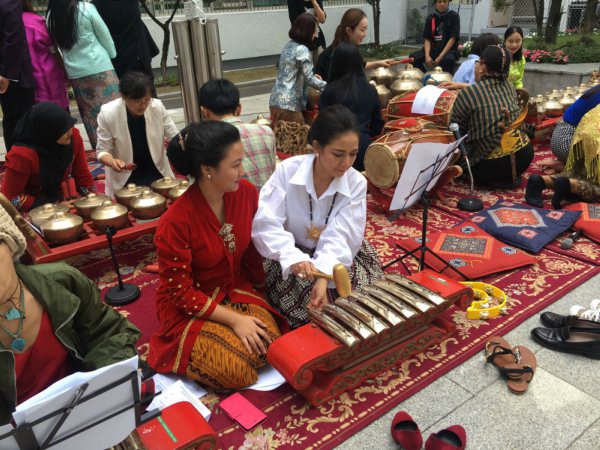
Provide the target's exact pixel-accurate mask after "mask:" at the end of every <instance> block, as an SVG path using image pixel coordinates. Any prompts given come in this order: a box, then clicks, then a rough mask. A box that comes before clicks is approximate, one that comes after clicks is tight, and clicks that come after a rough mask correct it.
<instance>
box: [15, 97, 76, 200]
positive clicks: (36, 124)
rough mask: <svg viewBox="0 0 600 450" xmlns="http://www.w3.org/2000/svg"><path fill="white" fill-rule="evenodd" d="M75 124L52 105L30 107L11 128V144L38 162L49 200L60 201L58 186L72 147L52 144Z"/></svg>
mask: <svg viewBox="0 0 600 450" xmlns="http://www.w3.org/2000/svg"><path fill="white" fill-rule="evenodd" d="M75 122H77V120H76V119H74V118H73V117H71V116H70V115H69V114H68V113H67V112H66V111H65V110H64V109H63V108H61V107H60V106H58V105H57V104H56V103H52V102H42V103H38V104H37V105H33V106H32V107H31V109H30V110H29V111H27V112H26V113H25V115H24V116H23V117H22V118H21V120H19V122H18V123H17V126H16V127H15V130H14V134H13V138H14V145H21V146H23V147H29V148H31V149H33V150H35V151H36V152H37V154H38V155H39V160H40V185H41V187H42V193H43V195H44V197H46V198H47V199H48V200H49V201H57V200H58V199H59V198H60V184H61V181H62V179H63V176H64V173H65V170H66V169H67V167H69V164H71V162H72V161H73V145H72V143H71V144H69V145H60V144H58V143H57V142H56V141H57V140H58V139H59V138H60V137H61V136H62V135H63V134H65V133H66V132H67V131H69V130H70V129H71V128H73V125H75Z"/></svg>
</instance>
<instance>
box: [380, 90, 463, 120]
mask: <svg viewBox="0 0 600 450" xmlns="http://www.w3.org/2000/svg"><path fill="white" fill-rule="evenodd" d="M456 95H457V92H456V91H448V90H444V91H443V92H442V94H441V95H440V97H439V98H438V99H437V101H436V103H435V108H434V110H433V113H432V114H419V113H413V112H412V111H411V110H412V105H413V102H414V101H415V97H416V96H417V92H408V93H406V94H403V95H397V96H396V97H394V98H393V99H391V100H390V103H389V104H388V109H387V118H388V120H390V119H402V118H405V117H422V118H423V119H425V120H429V121H430V122H433V123H434V124H435V125H436V126H437V127H440V128H448V125H450V115H451V113H452V106H453V105H454V101H455V100H456Z"/></svg>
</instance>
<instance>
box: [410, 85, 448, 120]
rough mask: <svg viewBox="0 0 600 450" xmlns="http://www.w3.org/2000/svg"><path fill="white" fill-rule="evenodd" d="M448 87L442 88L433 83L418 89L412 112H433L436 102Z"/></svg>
mask: <svg viewBox="0 0 600 450" xmlns="http://www.w3.org/2000/svg"><path fill="white" fill-rule="evenodd" d="M445 90H446V89H440V88H439V87H437V86H433V85H431V84H429V85H427V86H424V87H422V88H421V89H419V90H418V91H417V95H415V99H414V100H413V104H412V107H411V109H410V112H411V113H413V114H433V110H434V109H435V104H436V102H437V101H438V98H440V95H442V92H444V91H445Z"/></svg>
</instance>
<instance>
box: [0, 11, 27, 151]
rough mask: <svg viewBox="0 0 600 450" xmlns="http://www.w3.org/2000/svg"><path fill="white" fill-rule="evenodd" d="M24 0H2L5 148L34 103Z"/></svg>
mask: <svg viewBox="0 0 600 450" xmlns="http://www.w3.org/2000/svg"><path fill="white" fill-rule="evenodd" d="M22 14H23V4H22V3H21V0H0V104H1V105H2V114H3V117H2V131H3V134H4V144H5V145H6V151H9V150H10V147H11V146H12V144H13V140H12V134H13V129H14V128H15V126H16V124H17V122H18V121H19V119H20V118H21V117H22V116H23V114H25V112H26V111H28V110H29V108H31V107H32V106H33V103H34V92H33V91H34V80H33V69H32V68H31V58H30V56H29V49H28V48H27V38H26V37H25V26H24V25H23V18H22Z"/></svg>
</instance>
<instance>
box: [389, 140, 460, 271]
mask: <svg viewBox="0 0 600 450" xmlns="http://www.w3.org/2000/svg"><path fill="white" fill-rule="evenodd" d="M457 145H458V144H456V145H451V146H450V147H449V150H447V152H446V153H445V154H442V155H438V156H436V157H435V160H434V161H433V162H432V163H431V164H429V165H427V166H426V167H423V168H420V169H419V168H418V167H408V163H409V160H407V164H406V165H405V166H404V170H403V171H402V173H404V172H407V171H408V172H407V173H410V171H411V169H412V170H414V171H416V172H417V173H418V174H419V175H418V176H417V177H416V179H415V181H414V183H413V185H412V187H411V189H410V192H409V193H408V195H406V196H404V197H403V204H402V207H401V208H399V209H398V210H396V211H394V213H392V214H391V215H390V218H389V220H390V221H393V220H394V219H396V218H398V216H399V215H400V214H401V213H402V212H404V211H406V210H407V209H408V208H410V207H411V206H412V205H414V204H415V203H416V202H417V201H419V200H420V202H421V205H422V206H423V216H422V227H421V240H420V245H419V247H417V248H415V249H414V250H411V251H409V252H406V253H404V254H403V255H402V256H400V257H398V258H396V259H395V260H393V261H391V262H389V263H388V264H386V265H385V266H383V269H384V270H385V269H387V268H388V267H390V266H392V265H394V264H396V263H397V262H400V263H401V264H402V266H403V267H404V269H406V271H407V272H408V273H409V274H411V271H410V269H409V268H408V266H407V265H406V264H405V263H404V259H405V258H406V257H408V256H412V257H413V258H415V259H417V261H419V271H422V270H423V269H425V255H426V254H427V253H429V254H431V255H432V256H433V257H435V258H436V259H438V260H439V261H440V262H442V263H443V264H444V268H443V269H442V270H440V271H439V272H440V273H443V272H444V271H445V270H446V269H448V268H449V269H452V270H453V271H454V272H455V273H457V274H458V275H460V276H461V277H462V278H464V279H465V280H470V278H469V277H467V276H466V275H465V274H464V273H462V272H461V271H460V270H458V269H457V268H456V267H454V266H452V265H451V264H450V263H449V262H448V261H446V260H445V259H444V258H442V257H441V256H440V255H438V254H437V253H436V252H434V251H433V250H432V249H430V248H429V247H428V246H427V220H428V218H429V206H430V202H429V191H430V190H431V189H433V188H434V187H435V185H436V183H437V181H438V178H439V177H440V176H441V175H442V173H443V172H444V171H445V170H446V169H447V168H448V166H449V164H450V161H451V158H452V155H453V154H454V151H455V150H456V146H457ZM415 165H416V164H415ZM395 245H396V247H398V248H400V249H401V248H402V247H400V246H399V245H398V244H395ZM419 251H420V252H421V254H420V256H419V258H417V256H416V253H417V252H419Z"/></svg>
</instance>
